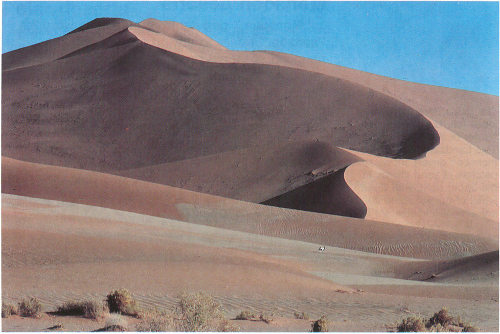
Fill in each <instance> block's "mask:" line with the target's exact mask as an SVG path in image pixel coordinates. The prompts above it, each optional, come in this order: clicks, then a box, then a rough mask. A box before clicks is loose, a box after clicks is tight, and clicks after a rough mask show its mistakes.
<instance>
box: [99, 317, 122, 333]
mask: <svg viewBox="0 0 500 334" xmlns="http://www.w3.org/2000/svg"><path fill="white" fill-rule="evenodd" d="M127 328H128V322H127V319H126V318H125V317H124V316H122V315H121V314H117V313H114V314H109V315H108V317H107V318H106V325H105V327H104V328H103V330H104V331H107V332H124V331H126V330H127Z"/></svg>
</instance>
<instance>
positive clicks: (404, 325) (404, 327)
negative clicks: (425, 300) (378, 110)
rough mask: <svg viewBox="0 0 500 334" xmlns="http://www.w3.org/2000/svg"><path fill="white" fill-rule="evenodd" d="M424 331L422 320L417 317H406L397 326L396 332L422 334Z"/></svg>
mask: <svg viewBox="0 0 500 334" xmlns="http://www.w3.org/2000/svg"><path fill="white" fill-rule="evenodd" d="M425 329H426V328H425V323H424V320H423V319H422V318H419V317H408V318H406V319H403V321H401V323H400V324H399V325H398V326H397V330H398V332H423V331H425Z"/></svg>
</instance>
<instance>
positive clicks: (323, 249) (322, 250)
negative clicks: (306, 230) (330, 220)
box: [318, 246, 326, 252]
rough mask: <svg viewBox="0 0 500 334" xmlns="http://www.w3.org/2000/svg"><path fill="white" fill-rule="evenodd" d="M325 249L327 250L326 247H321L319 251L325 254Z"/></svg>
mask: <svg viewBox="0 0 500 334" xmlns="http://www.w3.org/2000/svg"><path fill="white" fill-rule="evenodd" d="M325 249H326V248H325V246H320V247H319V249H318V250H319V251H320V252H324V251H325Z"/></svg>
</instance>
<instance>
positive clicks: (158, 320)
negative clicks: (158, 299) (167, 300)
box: [136, 310, 174, 332]
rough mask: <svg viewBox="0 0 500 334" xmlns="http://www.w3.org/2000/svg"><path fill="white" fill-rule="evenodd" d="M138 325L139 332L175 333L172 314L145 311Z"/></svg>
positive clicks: (141, 314) (140, 316)
mask: <svg viewBox="0 0 500 334" xmlns="http://www.w3.org/2000/svg"><path fill="white" fill-rule="evenodd" d="M139 319H141V320H140V321H139V322H138V323H137V325H136V330H137V331H138V332H168V331H173V328H174V322H173V317H172V315H171V314H168V313H167V312H161V311H158V310H150V311H143V312H141V313H140V314H139Z"/></svg>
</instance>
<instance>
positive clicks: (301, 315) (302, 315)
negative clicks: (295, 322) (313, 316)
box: [293, 312, 309, 320]
mask: <svg viewBox="0 0 500 334" xmlns="http://www.w3.org/2000/svg"><path fill="white" fill-rule="evenodd" d="M293 315H294V317H295V319H302V320H309V315H308V314H307V313H304V312H302V313H299V312H295V313H294V314H293Z"/></svg>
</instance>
